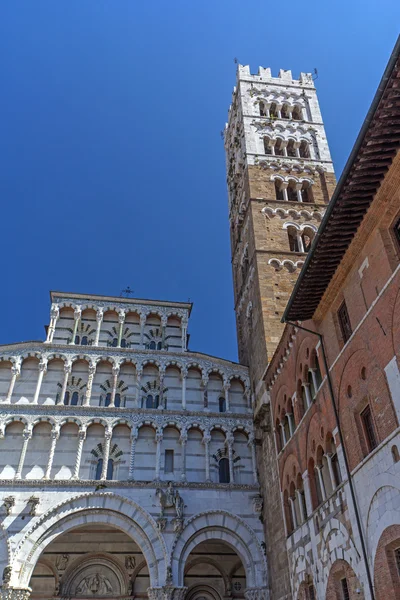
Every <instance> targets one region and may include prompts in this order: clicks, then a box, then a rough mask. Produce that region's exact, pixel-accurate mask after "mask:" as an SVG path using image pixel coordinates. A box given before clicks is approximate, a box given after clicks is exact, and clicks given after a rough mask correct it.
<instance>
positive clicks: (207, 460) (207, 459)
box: [202, 433, 211, 483]
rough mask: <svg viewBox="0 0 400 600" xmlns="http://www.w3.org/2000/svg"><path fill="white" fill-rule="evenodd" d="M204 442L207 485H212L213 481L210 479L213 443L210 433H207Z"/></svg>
mask: <svg viewBox="0 0 400 600" xmlns="http://www.w3.org/2000/svg"><path fill="white" fill-rule="evenodd" d="M202 442H203V444H204V458H205V465H206V483H210V482H211V479H210V442H211V435H210V434H209V433H205V434H204V435H203V439H202Z"/></svg>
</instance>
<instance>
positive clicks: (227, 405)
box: [224, 381, 231, 412]
mask: <svg viewBox="0 0 400 600" xmlns="http://www.w3.org/2000/svg"><path fill="white" fill-rule="evenodd" d="M230 387H231V382H230V381H225V382H224V396H225V408H226V411H227V412H229V410H230V403H229V390H230Z"/></svg>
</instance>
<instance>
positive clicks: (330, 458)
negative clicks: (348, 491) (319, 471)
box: [325, 452, 337, 490]
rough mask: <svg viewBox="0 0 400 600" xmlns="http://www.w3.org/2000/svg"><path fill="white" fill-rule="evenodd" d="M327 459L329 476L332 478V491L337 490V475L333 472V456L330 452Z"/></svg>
mask: <svg viewBox="0 0 400 600" xmlns="http://www.w3.org/2000/svg"><path fill="white" fill-rule="evenodd" d="M325 457H326V462H327V463H328V470H329V476H330V478H331V483H332V490H335V489H336V486H337V483H336V477H335V473H334V472H333V466H332V454H331V453H329V452H328V453H327V454H325Z"/></svg>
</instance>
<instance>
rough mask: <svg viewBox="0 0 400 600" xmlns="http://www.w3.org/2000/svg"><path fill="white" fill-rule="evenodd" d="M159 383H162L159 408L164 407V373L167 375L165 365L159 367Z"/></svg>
mask: <svg viewBox="0 0 400 600" xmlns="http://www.w3.org/2000/svg"><path fill="white" fill-rule="evenodd" d="M158 372H159V383H160V402H159V404H158V407H157V408H159V409H162V408H164V375H165V367H163V366H160V367H159V370H158Z"/></svg>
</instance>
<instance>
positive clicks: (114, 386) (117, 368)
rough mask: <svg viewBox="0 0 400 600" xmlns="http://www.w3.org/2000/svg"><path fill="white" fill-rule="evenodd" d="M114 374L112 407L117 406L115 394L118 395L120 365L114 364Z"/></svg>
mask: <svg viewBox="0 0 400 600" xmlns="http://www.w3.org/2000/svg"><path fill="white" fill-rule="evenodd" d="M112 373H113V384H112V390H111V398H110V404H109V406H110V407H113V406H115V394H116V393H117V385H118V375H119V364H114V366H113V368H112Z"/></svg>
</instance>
